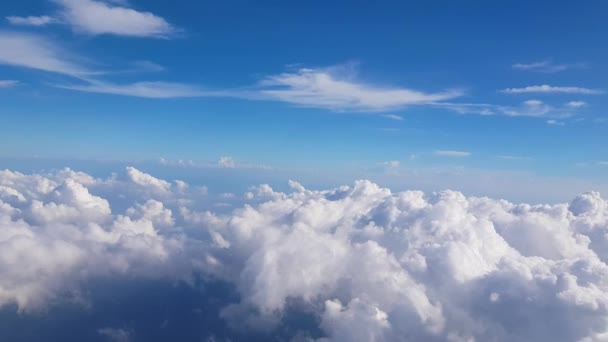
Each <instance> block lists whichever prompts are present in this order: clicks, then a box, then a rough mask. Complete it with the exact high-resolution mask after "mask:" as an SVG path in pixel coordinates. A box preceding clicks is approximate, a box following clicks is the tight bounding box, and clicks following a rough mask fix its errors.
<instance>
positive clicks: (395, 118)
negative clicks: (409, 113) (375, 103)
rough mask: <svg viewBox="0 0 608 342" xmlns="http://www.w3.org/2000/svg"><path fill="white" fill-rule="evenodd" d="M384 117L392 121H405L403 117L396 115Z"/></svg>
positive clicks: (385, 115)
mask: <svg viewBox="0 0 608 342" xmlns="http://www.w3.org/2000/svg"><path fill="white" fill-rule="evenodd" d="M382 117H385V118H387V119H391V120H395V121H403V117H402V116H400V115H395V114H384V115H382Z"/></svg>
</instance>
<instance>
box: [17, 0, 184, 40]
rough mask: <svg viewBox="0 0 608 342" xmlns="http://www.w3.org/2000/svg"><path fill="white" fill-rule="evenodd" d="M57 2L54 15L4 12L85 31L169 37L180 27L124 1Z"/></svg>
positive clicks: (35, 23)
mask: <svg viewBox="0 0 608 342" xmlns="http://www.w3.org/2000/svg"><path fill="white" fill-rule="evenodd" d="M51 1H52V2H54V3H56V4H57V5H59V6H60V10H59V12H58V13H57V14H56V15H54V16H49V15H43V16H28V17H18V16H8V17H6V19H7V20H8V22H9V23H11V24H13V25H28V26H45V25H49V24H65V25H69V26H70V27H71V28H72V30H73V31H74V32H77V33H82V34H87V35H103V34H109V35H117V36H128V37H146V38H170V37H173V36H175V35H176V34H177V33H178V32H179V31H180V30H179V29H177V28H176V27H174V26H173V25H171V24H170V23H168V22H167V21H166V20H165V19H164V18H162V17H159V16H157V15H155V14H152V13H150V12H141V11H137V10H134V9H132V8H128V7H127V6H128V3H127V1H116V0H114V1H112V0H51Z"/></svg>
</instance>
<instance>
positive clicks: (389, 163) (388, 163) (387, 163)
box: [382, 160, 401, 168]
mask: <svg viewBox="0 0 608 342" xmlns="http://www.w3.org/2000/svg"><path fill="white" fill-rule="evenodd" d="M400 164H401V163H400V162H399V161H398V160H389V161H385V162H384V163H382V165H384V166H386V167H390V168H396V167H399V165H400Z"/></svg>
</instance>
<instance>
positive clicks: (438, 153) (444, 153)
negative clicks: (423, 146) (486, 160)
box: [433, 150, 472, 157]
mask: <svg viewBox="0 0 608 342" xmlns="http://www.w3.org/2000/svg"><path fill="white" fill-rule="evenodd" d="M433 154H435V155H436V156H441V157H470V156H471V155H472V153H471V152H468V151H456V150H435V151H433Z"/></svg>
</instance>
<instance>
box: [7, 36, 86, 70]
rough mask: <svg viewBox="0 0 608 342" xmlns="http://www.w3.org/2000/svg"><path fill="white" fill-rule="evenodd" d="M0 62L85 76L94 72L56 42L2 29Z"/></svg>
mask: <svg viewBox="0 0 608 342" xmlns="http://www.w3.org/2000/svg"><path fill="white" fill-rule="evenodd" d="M0 46H2V49H0V64H6V65H11V66H16V67H23V68H30V69H36V70H42V71H46V72H52V73H58V74H64V75H69V76H72V77H77V78H83V77H86V76H88V75H90V74H91V73H92V72H91V71H90V70H88V69H87V68H85V67H83V66H82V65H80V63H78V62H76V61H75V60H76V59H77V58H74V57H71V56H70V54H68V53H66V52H65V51H63V50H62V49H61V48H60V47H58V46H57V45H56V44H55V43H54V42H52V41H50V40H48V39H44V38H42V37H40V36H36V35H31V34H24V33H17V32H10V31H0Z"/></svg>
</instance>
